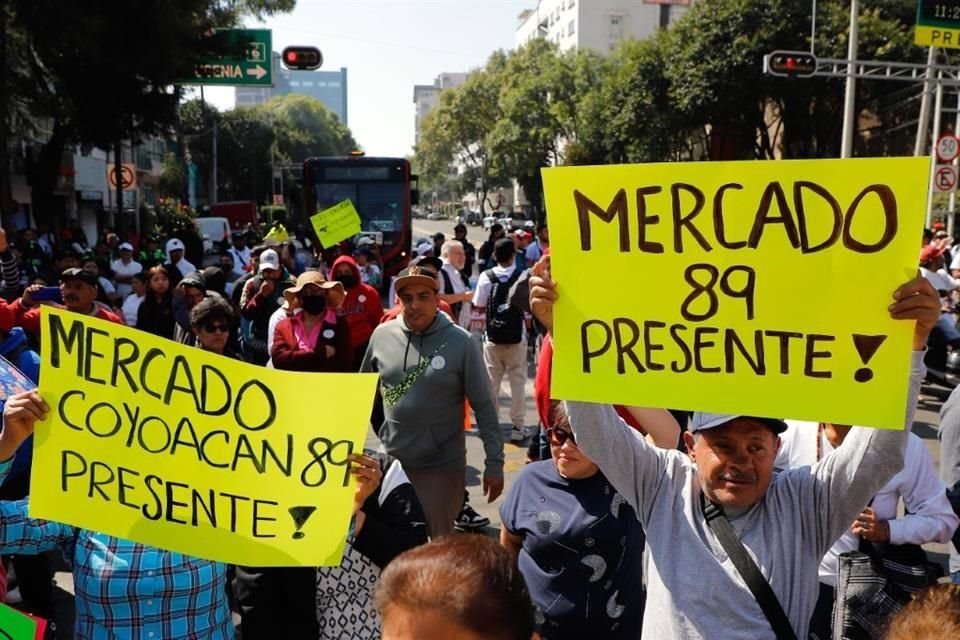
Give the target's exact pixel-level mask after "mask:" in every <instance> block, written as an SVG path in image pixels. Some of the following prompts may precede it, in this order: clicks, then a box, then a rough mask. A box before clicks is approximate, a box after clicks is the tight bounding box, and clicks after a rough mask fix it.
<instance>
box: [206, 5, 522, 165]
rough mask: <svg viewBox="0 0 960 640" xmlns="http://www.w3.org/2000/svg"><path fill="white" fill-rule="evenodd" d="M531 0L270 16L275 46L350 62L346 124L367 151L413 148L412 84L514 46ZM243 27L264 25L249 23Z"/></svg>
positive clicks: (212, 95) (304, 9) (224, 94)
mask: <svg viewBox="0 0 960 640" xmlns="http://www.w3.org/2000/svg"><path fill="white" fill-rule="evenodd" d="M536 4H537V2H536V0H298V2H297V7H296V9H295V10H294V11H293V12H292V13H289V14H285V15H281V16H276V17H274V18H270V19H268V21H267V22H266V23H265V24H263V25H262V26H263V27H266V28H269V29H272V31H273V48H274V50H276V51H280V50H282V49H283V47H286V46H290V45H296V44H299V45H312V46H316V47H319V48H320V50H321V51H322V52H323V67H321V68H322V69H327V70H337V69H339V68H340V67H346V68H347V82H348V94H347V103H348V118H349V120H350V122H349V125H350V129H351V131H352V132H353V136H354V138H355V139H356V140H357V142H358V143H360V144H361V145H363V148H364V149H365V150H366V152H367V154H368V155H379V156H404V155H407V154H409V153H412V152H413V119H414V113H415V109H414V104H413V85H415V84H433V80H434V78H435V77H436V76H437V75H438V74H440V73H442V72H444V71H449V72H458V71H467V70H470V69H473V68H476V67H479V66H482V65H483V63H484V62H485V61H486V59H487V57H489V55H490V54H491V53H492V52H493V51H495V50H497V49H501V48H502V49H511V48H513V45H514V31H515V29H516V26H517V23H518V20H517V16H518V15H519V14H520V12H521V11H522V10H524V9H528V8H535V7H536ZM247 26H248V27H254V26H261V25H258V24H257V23H254V22H250V23H249V24H248V25H247ZM204 93H205V95H206V98H207V100H208V101H210V102H212V103H214V104H216V105H217V106H218V107H219V108H221V109H228V108H230V107H232V106H233V87H206V88H205V89H204Z"/></svg>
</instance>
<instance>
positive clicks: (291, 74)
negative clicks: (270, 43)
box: [234, 51, 349, 124]
mask: <svg viewBox="0 0 960 640" xmlns="http://www.w3.org/2000/svg"><path fill="white" fill-rule="evenodd" d="M292 93H296V94H302V95H307V96H311V97H313V98H316V99H317V100H319V101H320V102H322V103H323V106H325V107H326V108H327V109H329V110H330V111H332V112H333V113H335V114H336V115H337V117H338V118H340V122H342V123H343V124H349V121H348V109H347V68H346V67H340V70H339V71H291V70H290V69H287V68H286V67H284V66H283V65H282V64H281V63H280V54H279V53H277V52H276V51H274V52H273V86H272V87H237V88H236V89H234V100H235V102H236V105H237V106H238V107H251V106H254V105H258V104H263V103H265V102H267V101H268V100H270V98H273V97H274V96H285V95H289V94H292Z"/></svg>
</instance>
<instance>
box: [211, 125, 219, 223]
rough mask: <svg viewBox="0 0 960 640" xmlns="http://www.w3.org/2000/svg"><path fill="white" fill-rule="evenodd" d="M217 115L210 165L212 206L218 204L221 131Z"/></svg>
mask: <svg viewBox="0 0 960 640" xmlns="http://www.w3.org/2000/svg"><path fill="white" fill-rule="evenodd" d="M217 115H218V114H217V113H214V114H213V154H212V155H211V159H210V164H211V167H212V170H211V172H210V204H217V136H218V133H219V130H220V123H219V121H218V119H217Z"/></svg>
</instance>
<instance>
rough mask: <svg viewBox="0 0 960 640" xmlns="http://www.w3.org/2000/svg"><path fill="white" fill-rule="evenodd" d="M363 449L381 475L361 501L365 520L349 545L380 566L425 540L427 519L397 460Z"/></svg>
mask: <svg viewBox="0 0 960 640" xmlns="http://www.w3.org/2000/svg"><path fill="white" fill-rule="evenodd" d="M366 453H367V455H369V456H371V457H373V458H376V459H377V460H378V461H379V462H380V469H381V470H382V471H383V479H382V480H381V481H380V486H379V487H377V490H376V491H374V492H373V494H371V496H370V497H369V498H367V500H366V502H364V503H363V513H364V516H365V520H364V522H363V528H361V529H360V533H359V534H357V537H356V539H355V540H354V542H353V547H354V548H355V549H356V550H357V551H359V552H360V553H362V554H363V555H365V556H366V557H367V558H369V559H370V560H371V561H372V562H373V563H374V564H375V565H377V566H378V567H380V568H381V569H382V568H384V567H386V566H387V564H389V562H390V561H391V560H393V559H394V558H396V557H397V556H398V555H400V554H401V553H403V552H404V551H406V550H407V549H412V548H413V547H416V546H419V545H421V544H426V542H427V519H426V516H425V515H424V513H423V507H421V506H420V501H419V500H418V499H417V494H416V493H415V492H414V490H413V485H412V484H410V480H409V479H408V478H407V474H406V473H404V471H403V467H401V466H400V462H399V461H398V460H397V459H396V458H391V457H390V456H388V455H387V454H385V453H372V452H369V451H368V452H366Z"/></svg>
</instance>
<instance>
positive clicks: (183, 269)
mask: <svg viewBox="0 0 960 640" xmlns="http://www.w3.org/2000/svg"><path fill="white" fill-rule="evenodd" d="M173 266H175V267H176V268H177V271H179V272H180V275H181V277H183V276H186V275H187V274H189V273H193V272H194V271H196V270H197V268H196V267H195V266H193V263H191V262H189V261H188V260H187V259H186V258H180V262H178V263H177V264H175V265H173Z"/></svg>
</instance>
